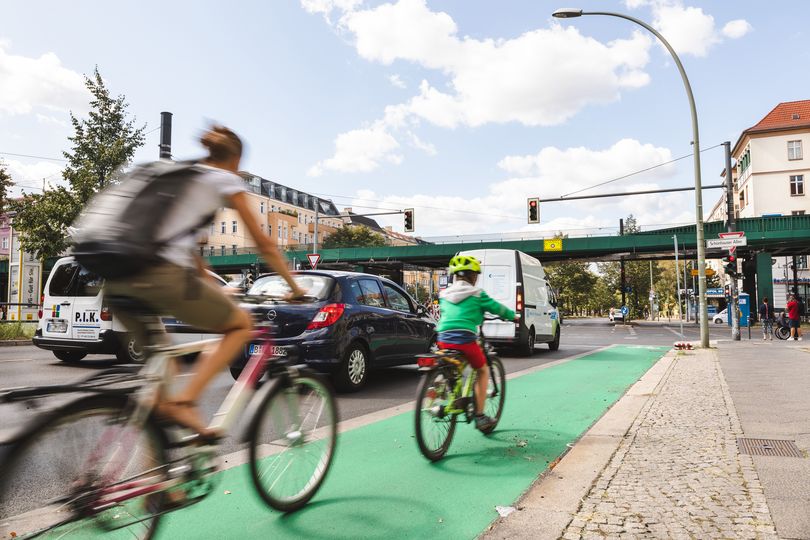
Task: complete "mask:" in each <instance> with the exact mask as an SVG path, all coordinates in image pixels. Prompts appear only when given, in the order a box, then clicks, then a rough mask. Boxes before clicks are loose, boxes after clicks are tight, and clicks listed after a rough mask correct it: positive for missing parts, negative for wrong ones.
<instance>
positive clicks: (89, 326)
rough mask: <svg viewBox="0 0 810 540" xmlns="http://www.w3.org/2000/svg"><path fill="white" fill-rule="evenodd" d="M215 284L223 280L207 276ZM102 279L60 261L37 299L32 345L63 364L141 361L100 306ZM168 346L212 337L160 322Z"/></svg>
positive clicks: (73, 262)
mask: <svg viewBox="0 0 810 540" xmlns="http://www.w3.org/2000/svg"><path fill="white" fill-rule="evenodd" d="M209 274H210V275H211V277H213V278H214V279H216V280H217V283H219V284H220V285H223V286H224V285H225V280H224V279H222V278H221V277H219V276H218V275H216V274H214V273H213V272H209ZM103 284H104V280H103V279H102V278H101V277H99V276H97V275H95V274H94V273H92V272H90V271H89V270H87V269H86V268H84V267H82V266H81V265H79V263H77V262H76V260H75V259H74V258H73V257H62V258H61V259H59V260H58V261H56V264H55V265H54V267H53V269H52V270H51V273H50V275H49V276H48V280H47V282H46V283H45V291H44V294H43V296H42V304H43V305H42V315H41V316H40V318H39V324H38V325H37V330H36V332H35V334H34V338H33V343H34V345H36V346H37V347H39V348H40V349H45V350H48V351H53V354H54V356H56V357H57V358H58V359H59V360H62V361H63V362H78V361H79V360H81V359H82V358H84V357H85V356H87V355H88V354H114V355H115V356H116V358H117V359H118V360H119V361H120V362H140V361H142V360H143V349H142V346H141V344H140V343H138V342H137V341H136V340H135V339H133V338H132V337H131V336H130V335H129V334H128V333H127V329H126V328H124V326H123V325H122V324H121V322H120V321H118V320H117V319H115V318H114V317H113V316H112V314H111V313H110V311H109V310H108V309H107V307H106V306H104V298H103V293H102V291H101V287H102V285H103ZM163 324H164V325H165V327H166V331H167V332H168V333H169V334H170V338H171V340H172V342H173V343H184V342H188V341H195V340H198V339H204V338H206V337H215V336H211V335H207V334H204V333H203V332H202V331H201V330H197V329H194V328H191V327H189V326H188V325H187V324H184V323H183V322H182V321H178V320H177V319H173V318H170V317H164V318H163Z"/></svg>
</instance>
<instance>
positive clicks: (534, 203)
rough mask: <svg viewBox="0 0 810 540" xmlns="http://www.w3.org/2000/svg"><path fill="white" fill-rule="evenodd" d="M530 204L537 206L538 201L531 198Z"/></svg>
mask: <svg viewBox="0 0 810 540" xmlns="http://www.w3.org/2000/svg"><path fill="white" fill-rule="evenodd" d="M529 206H531V207H534V206H537V201H536V200H534V199H532V200H530V201H529Z"/></svg>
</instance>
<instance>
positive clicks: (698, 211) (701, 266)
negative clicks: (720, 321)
mask: <svg viewBox="0 0 810 540" xmlns="http://www.w3.org/2000/svg"><path fill="white" fill-rule="evenodd" d="M583 15H607V16H609V17H618V18H620V19H626V20H628V21H630V22H634V23H636V24H638V25H639V26H642V27H644V28H646V29H647V30H649V32H650V33H651V34H653V35H654V36H655V37H657V38H658V39H659V40H660V41H661V43H663V45H664V47H666V48H667V50H668V51H669V53H670V54H671V55H672V59H673V60H674V61H675V65H676V66H678V71H680V73H681V79H683V85H684V87H685V88H686V96H687V97H688V98H689V108H690V110H691V113H692V144H693V145H694V163H695V239H696V241H697V264H698V295H699V306H700V307H699V315H698V317H699V319H700V345H701V347H704V348H705V347H708V346H709V321H708V313H707V309H706V245H705V242H704V238H703V193H702V191H701V190H702V185H701V179H700V137H699V135H698V121H697V110H696V109H695V98H694V96H693V95H692V87H691V86H690V85H689V78H688V77H687V76H686V71H684V69H683V64H681V60H680V58H678V55H677V54H675V50H674V49H673V48H672V46H671V45H670V44H669V42H668V41H667V40H666V39H664V36H662V35H661V34H660V33H659V32H658V31H657V30H656V29H655V28H653V27H652V26H650V25H649V24H647V23H645V22H644V21H641V20H639V19H636V18H635V17H631V16H629V15H624V14H622V13H613V12H611V11H582V10H581V9H573V8H564V9H558V10H557V11H555V12H554V13H552V16H553V17H556V18H558V19H570V18H573V17H581V16H583ZM684 286H685V285H684Z"/></svg>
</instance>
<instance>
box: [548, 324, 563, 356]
mask: <svg viewBox="0 0 810 540" xmlns="http://www.w3.org/2000/svg"><path fill="white" fill-rule="evenodd" d="M559 348H560V327H559V326H558V327H557V331H556V332H554V339H553V340H551V341H549V342H548V350H550V351H556V350H557V349H559Z"/></svg>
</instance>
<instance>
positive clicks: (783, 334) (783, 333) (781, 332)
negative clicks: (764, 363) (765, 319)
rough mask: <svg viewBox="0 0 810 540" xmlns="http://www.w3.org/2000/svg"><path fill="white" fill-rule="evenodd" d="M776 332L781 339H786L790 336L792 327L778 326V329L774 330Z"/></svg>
mask: <svg viewBox="0 0 810 540" xmlns="http://www.w3.org/2000/svg"><path fill="white" fill-rule="evenodd" d="M774 334H776V337H777V338H779V339H781V340H786V339H787V338H789V337H790V329H789V328H786V327H784V326H777V327H776V330H774Z"/></svg>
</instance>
